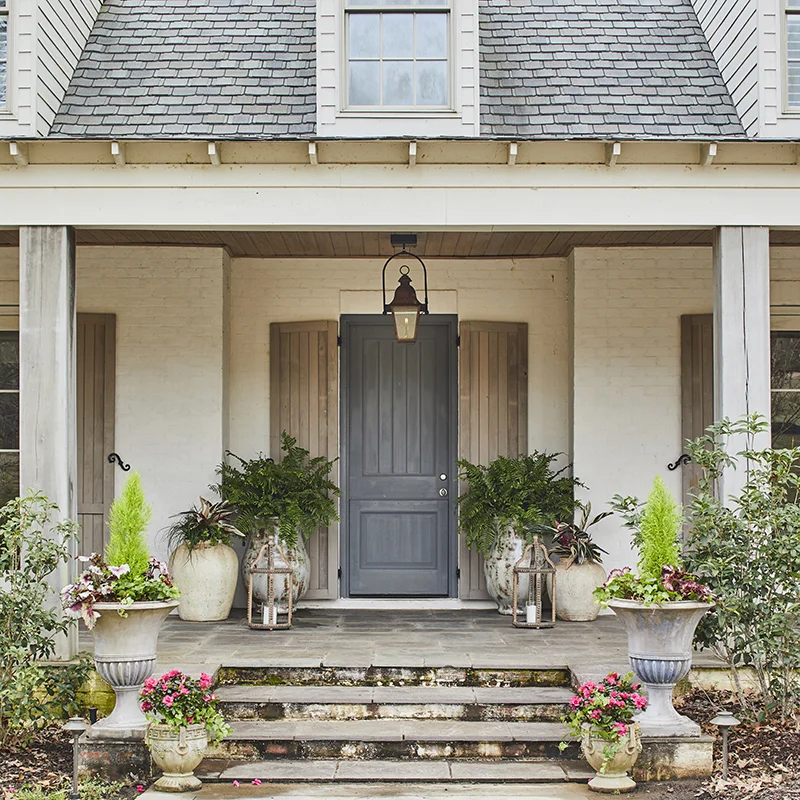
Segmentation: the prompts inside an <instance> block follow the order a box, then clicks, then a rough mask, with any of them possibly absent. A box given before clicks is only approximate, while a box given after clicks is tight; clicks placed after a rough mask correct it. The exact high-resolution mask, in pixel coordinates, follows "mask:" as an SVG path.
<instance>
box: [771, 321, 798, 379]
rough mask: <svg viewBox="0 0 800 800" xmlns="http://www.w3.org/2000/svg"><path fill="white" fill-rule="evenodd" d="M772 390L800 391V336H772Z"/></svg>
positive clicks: (783, 334) (782, 334) (781, 334)
mask: <svg viewBox="0 0 800 800" xmlns="http://www.w3.org/2000/svg"><path fill="white" fill-rule="evenodd" d="M771 361H772V363H771V365H770V366H771V370H772V388H773V389H800V335H796V334H785V333H773V334H772V359H771Z"/></svg>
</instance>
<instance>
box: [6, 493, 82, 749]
mask: <svg viewBox="0 0 800 800" xmlns="http://www.w3.org/2000/svg"><path fill="white" fill-rule="evenodd" d="M57 515H58V509H57V508H56V506H54V505H53V504H52V503H50V502H49V501H48V500H47V498H46V497H45V496H44V495H43V494H42V493H41V492H30V493H29V494H28V495H26V496H25V497H23V498H16V499H14V500H11V501H10V502H9V503H7V504H6V505H5V506H3V507H2V508H0V745H5V744H8V743H10V742H12V741H16V742H22V743H24V742H25V741H27V740H28V739H30V737H31V736H32V735H33V734H34V733H35V731H36V730H38V728H39V727H41V725H43V724H44V723H45V722H46V721H47V720H48V719H50V718H51V717H50V716H49V714H50V713H51V712H52V707H51V705H52V704H51V703H50V702H49V701H47V700H46V699H45V698H46V697H47V696H48V694H49V693H50V692H52V693H53V695H54V698H55V702H57V703H59V704H63V705H65V706H67V705H69V704H70V703H72V702H74V700H73V699H72V698H73V697H74V693H75V691H76V690H77V687H76V686H74V684H75V683H80V682H82V681H80V668H79V667H76V668H75V670H68V671H67V672H66V673H61V674H60V676H58V677H56V676H54V675H50V674H49V672H48V669H47V668H46V667H45V666H43V665H41V664H39V663H37V662H40V661H44V660H46V659H48V658H50V657H52V655H53V653H54V652H55V637H56V636H58V635H63V634H65V633H66V632H67V631H68V630H69V628H70V626H71V625H72V624H73V621H72V620H71V619H69V618H66V617H64V616H62V615H61V614H59V613H58V611H57V609H56V608H55V607H54V605H53V602H52V601H53V596H52V590H51V588H50V585H49V584H48V576H50V575H51V574H52V573H53V572H54V571H56V570H57V569H59V567H62V566H63V565H64V564H66V563H67V562H68V560H69V559H70V553H69V542H70V541H71V540H73V539H74V538H75V537H76V535H77V525H76V524H75V523H74V522H72V521H70V520H64V521H55V522H54V521H53V520H54V519H57ZM23 556H24V557H23ZM62 681H63V682H62ZM73 689H74V691H73Z"/></svg>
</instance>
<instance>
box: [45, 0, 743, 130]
mask: <svg viewBox="0 0 800 800" xmlns="http://www.w3.org/2000/svg"><path fill="white" fill-rule="evenodd" d="M479 2H480V17H479V19H480V23H479V24H480V58H481V64H480V74H481V135H482V136H484V137H514V138H519V139H527V138H595V139H596V138H601V139H602V138H606V139H607V138H613V137H620V138H622V137H624V138H641V139H646V138H668V139H673V138H725V137H744V136H745V133H744V130H743V128H742V124H741V122H740V120H739V118H738V116H737V114H736V110H735V108H734V106H733V102H732V101H731V98H730V95H729V93H728V90H727V88H726V87H725V84H724V82H723V80H722V77H721V76H720V72H719V68H718V67H717V64H716V62H715V61H714V58H713V56H712V54H711V51H710V49H709V46H708V43H707V42H706V39H705V37H704V35H703V32H702V30H701V28H700V25H699V23H698V21H697V17H696V15H695V13H694V10H693V9H692V6H691V1H690V0H479ZM315 49H316V43H315V5H314V0H273V1H272V2H270V0H106V2H104V4H103V6H102V9H101V11H100V13H99V16H98V18H97V21H96V23H95V26H94V28H93V30H92V34H91V36H90V38H89V41H88V43H87V46H86V48H85V50H84V52H83V55H82V56H81V59H80V61H79V63H78V66H77V69H76V71H75V74H74V76H73V79H72V81H71V83H70V85H69V88H68V90H67V94H66V97H65V99H64V101H63V103H62V105H61V108H60V110H59V112H58V114H57V115H56V119H55V123H54V126H53V129H52V131H51V135H55V136H70V137H77V138H90V137H100V138H111V137H118V138H171V137H175V138H212V137H213V138H220V139H225V138H228V139H246V138H256V139H268V138H287V139H292V138H309V137H312V136H313V135H314V133H315V114H316V97H315V91H316V88H315V71H316V64H315ZM398 135H402V131H398Z"/></svg>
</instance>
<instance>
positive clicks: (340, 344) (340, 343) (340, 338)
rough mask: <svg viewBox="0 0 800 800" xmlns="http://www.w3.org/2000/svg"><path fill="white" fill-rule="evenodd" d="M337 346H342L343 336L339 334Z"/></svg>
mask: <svg viewBox="0 0 800 800" xmlns="http://www.w3.org/2000/svg"><path fill="white" fill-rule="evenodd" d="M336 346H337V347H341V346H342V337H341V336H337V337H336Z"/></svg>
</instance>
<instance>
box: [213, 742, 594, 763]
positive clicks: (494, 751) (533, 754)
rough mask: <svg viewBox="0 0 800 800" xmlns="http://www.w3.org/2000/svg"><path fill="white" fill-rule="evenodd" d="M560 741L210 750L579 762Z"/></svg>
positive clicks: (245, 755) (216, 756)
mask: <svg viewBox="0 0 800 800" xmlns="http://www.w3.org/2000/svg"><path fill="white" fill-rule="evenodd" d="M558 744H559V743H558V742H557V741H534V742H511V741H510V742H496V741H495V742H492V741H485V742H477V741H452V742H447V741H428V742H425V741H410V740H402V741H386V742H379V741H365V742H356V741H352V740H340V741H336V740H330V741H321V740H320V741H308V740H306V741H300V740H294V739H287V740H278V739H271V740H268V741H265V740H255V741H249V742H248V741H245V740H237V741H223V742H222V743H221V744H219V745H216V746H215V747H213V748H210V749H209V750H208V751H207V757H206V758H207V760H208V761H219V760H223V761H232V760H236V761H259V760H262V759H266V758H276V759H285V758H288V759H316V760H342V761H346V760H364V761H375V760H385V759H392V760H394V759H404V760H409V761H415V760H423V761H427V760H439V759H450V760H453V759H486V760H503V759H521V758H522V759H533V760H544V759H572V760H574V759H577V758H578V755H579V752H578V746H577V744H575V743H570V744H569V745H568V746H567V749H566V750H565V751H563V752H561V751H560V750H559V748H558Z"/></svg>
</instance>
